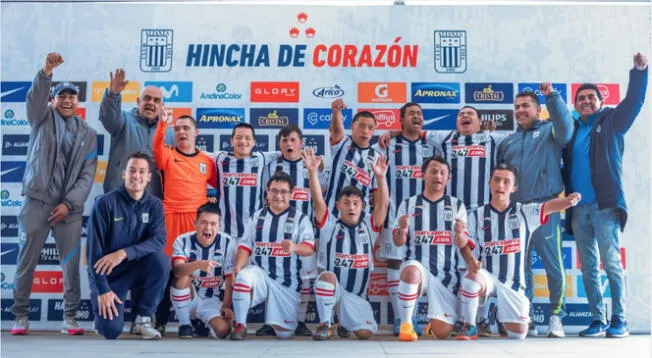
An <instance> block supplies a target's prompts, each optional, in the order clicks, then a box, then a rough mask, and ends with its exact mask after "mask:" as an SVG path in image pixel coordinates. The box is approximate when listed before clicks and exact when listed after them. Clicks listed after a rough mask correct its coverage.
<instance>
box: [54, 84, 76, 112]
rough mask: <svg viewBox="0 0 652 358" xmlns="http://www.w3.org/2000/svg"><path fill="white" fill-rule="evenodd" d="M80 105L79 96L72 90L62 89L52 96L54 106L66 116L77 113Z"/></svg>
mask: <svg viewBox="0 0 652 358" xmlns="http://www.w3.org/2000/svg"><path fill="white" fill-rule="evenodd" d="M78 106H79V98H78V97H77V94H76V93H73V92H72V91H66V90H64V91H61V92H59V94H57V95H56V96H54V97H53V98H52V107H53V108H54V109H55V110H56V111H57V112H59V115H61V117H64V118H68V117H70V116H73V115H75V114H76V113H77V107H78Z"/></svg>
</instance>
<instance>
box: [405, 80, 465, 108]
mask: <svg viewBox="0 0 652 358" xmlns="http://www.w3.org/2000/svg"><path fill="white" fill-rule="evenodd" d="M460 101H461V91H460V84H459V83H454V82H413V83H412V102H414V103H460Z"/></svg>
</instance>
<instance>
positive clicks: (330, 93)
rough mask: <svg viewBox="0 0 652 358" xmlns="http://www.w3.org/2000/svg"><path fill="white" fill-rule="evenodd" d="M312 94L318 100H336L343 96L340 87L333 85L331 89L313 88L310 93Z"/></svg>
mask: <svg viewBox="0 0 652 358" xmlns="http://www.w3.org/2000/svg"><path fill="white" fill-rule="evenodd" d="M312 94H313V95H314V96H315V97H319V98H338V97H342V96H344V90H343V89H341V88H340V86H338V85H335V86H333V87H319V88H315V89H314V90H313V91H312ZM313 124H314V123H313Z"/></svg>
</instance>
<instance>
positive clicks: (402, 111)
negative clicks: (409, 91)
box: [400, 102, 423, 119]
mask: <svg viewBox="0 0 652 358" xmlns="http://www.w3.org/2000/svg"><path fill="white" fill-rule="evenodd" d="M412 106H417V107H419V109H421V110H423V108H421V105H420V104H417V103H413V102H408V103H406V104H404V105H403V106H402V107H401V109H400V112H401V119H403V118H405V112H407V109H408V107H412Z"/></svg>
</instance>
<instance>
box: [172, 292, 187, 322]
mask: <svg viewBox="0 0 652 358" xmlns="http://www.w3.org/2000/svg"><path fill="white" fill-rule="evenodd" d="M170 301H172V307H174V311H175V312H176V313H177V319H178V320H179V325H181V326H184V325H189V324H190V303H191V302H192V294H191V293H190V287H187V288H183V289H177V288H174V287H170Z"/></svg>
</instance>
